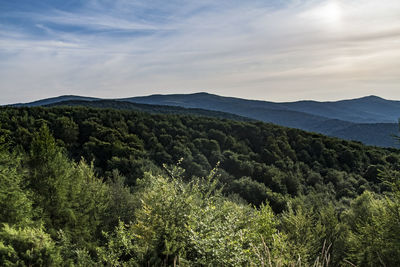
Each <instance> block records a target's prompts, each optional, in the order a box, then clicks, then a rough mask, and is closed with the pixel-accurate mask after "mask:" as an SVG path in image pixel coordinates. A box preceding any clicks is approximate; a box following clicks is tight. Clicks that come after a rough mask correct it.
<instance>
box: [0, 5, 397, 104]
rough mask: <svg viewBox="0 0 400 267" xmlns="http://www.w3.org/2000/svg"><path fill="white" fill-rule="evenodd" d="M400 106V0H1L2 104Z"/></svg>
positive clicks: (0, 86)
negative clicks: (206, 101) (187, 101)
mask: <svg viewBox="0 0 400 267" xmlns="http://www.w3.org/2000/svg"><path fill="white" fill-rule="evenodd" d="M194 92H209V93H213V94H219V95H224V96H235V97H241V98H248V99H260V100H268V101H278V102H279V101H295V100H302V99H313V100H320V101H325V100H339V99H349V98H356V97H362V96H367V95H378V96H381V97H384V98H388V99H397V100H400V1H399V0H379V1H377V0H245V1H243V0H186V1H179V0H168V1H165V0H41V1H32V0H0V104H9V103H17V102H28V101H32V100H37V99H42V98H47V97H54V96H59V95H66V94H68V95H69V94H74V95H83V96H95V97H104V98H120V97H131V96H142V95H150V94H171V93H194Z"/></svg>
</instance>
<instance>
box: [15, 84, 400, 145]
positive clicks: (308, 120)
mask: <svg viewBox="0 0 400 267" xmlns="http://www.w3.org/2000/svg"><path fill="white" fill-rule="evenodd" d="M63 101H64V102H65V101H86V102H82V103H81V104H82V105H89V103H88V102H93V103H94V102H96V101H114V102H113V103H112V105H113V107H114V108H115V106H116V102H119V103H121V105H126V103H125V102H127V103H131V104H145V105H156V106H158V107H160V106H167V107H168V106H169V107H170V108H169V111H167V109H168V108H166V109H165V110H164V111H162V109H160V108H158V109H159V110H158V112H173V113H178V114H179V113H180V112H181V111H182V110H179V109H178V110H174V111H173V109H171V107H183V108H186V109H192V110H191V111H190V112H191V113H192V114H193V113H196V112H197V113H202V114H200V115H204V114H205V113H207V112H205V111H204V110H208V111H212V112H222V113H221V114H225V115H221V114H220V115H221V116H226V117H229V116H228V115H226V114H233V115H232V116H233V117H230V119H237V118H235V117H234V116H240V117H244V118H249V119H253V120H260V121H264V122H269V123H274V124H277V125H281V126H286V127H291V128H298V129H302V130H306V131H310V132H316V133H321V134H325V135H328V136H334V137H340V138H343V139H347V140H356V141H360V142H363V143H365V144H368V145H377V146H383V147H400V146H399V144H397V143H396V142H395V141H394V140H393V138H392V137H391V136H392V135H394V134H397V133H398V126H397V119H398V118H399V117H400V101H396V100H387V99H384V98H381V97H378V96H375V95H370V96H365V97H361V98H355V99H346V100H340V101H326V102H319V101H314V100H301V101H295V102H269V101H263V100H250V99H241V98H235V97H225V96H219V95H215V94H210V93H206V92H199V93H193V94H167V95H164V94H154V95H149V96H139V97H129V98H116V99H101V98H95V97H86V96H76V95H64V96H59V97H53V98H48V99H43V100H38V101H34V102H30V103H25V104H16V105H14V106H46V105H56V104H57V103H61V102H63ZM93 103H92V104H93ZM123 103H125V104H123ZM95 105H98V103H96V104H95ZM103 105H111V103H107V104H104V102H103ZM126 108H128V109H134V107H126ZM136 108H137V107H136ZM193 109H194V110H193ZM196 109H198V111H196ZM147 111H148V110H147ZM183 113H186V112H183ZM211 114H212V113H209V115H211ZM396 114H398V115H396ZM197 115H199V114H197ZM214 115H215V114H214ZM214 115H211V116H214ZM206 116H207V115H206ZM216 116H219V115H216ZM367 133H368V134H367Z"/></svg>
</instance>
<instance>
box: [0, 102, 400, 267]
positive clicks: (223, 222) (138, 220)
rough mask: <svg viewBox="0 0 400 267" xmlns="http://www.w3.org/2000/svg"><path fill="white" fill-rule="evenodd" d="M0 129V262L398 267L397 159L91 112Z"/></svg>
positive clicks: (183, 122) (19, 119)
mask: <svg viewBox="0 0 400 267" xmlns="http://www.w3.org/2000/svg"><path fill="white" fill-rule="evenodd" d="M0 131H1V132H0V133H1V138H2V140H1V141H2V147H1V157H0V160H1V169H0V175H1V180H0V190H1V195H0V205H1V207H0V210H2V212H1V214H0V221H1V222H2V223H3V226H2V228H1V232H0V263H1V264H2V265H22V266H23V265H27V266H29V265H31V266H32V265H34V266H43V265H67V266H73V265H78V266H95V265H99V264H104V265H109V266H122V265H128V266H137V265H139V266H140V265H174V264H179V265H182V266H192V265H194V266H204V265H207V266H210V265H212V266H262V265H267V262H269V261H271V262H274V264H275V265H277V266H282V265H293V266H295V265H296V264H299V263H300V264H301V262H302V263H303V265H312V264H314V263H316V264H317V266H326V265H327V264H328V262H329V265H333V266H339V265H346V264H350V263H351V264H355V265H360V266H376V265H382V266H396V265H398V264H400V258H399V256H400V239H399V236H400V216H399V214H400V203H399V192H400V188H399V171H400V153H399V151H398V150H396V149H383V148H377V147H368V146H364V145H362V144H361V143H357V142H349V141H344V140H340V139H337V138H330V137H326V136H323V135H319V134H313V133H307V132H304V131H301V130H296V129H289V128H284V127H279V126H275V125H272V124H267V123H262V122H244V121H233V120H227V119H217V118H209V117H198V116H192V115H161V114H148V113H143V112H137V111H125V110H113V109H95V108H87V107H53V108H40V107H36V108H10V107H3V108H1V109H0ZM176 164H178V166H176ZM35 240H42V241H41V242H38V241H35Z"/></svg>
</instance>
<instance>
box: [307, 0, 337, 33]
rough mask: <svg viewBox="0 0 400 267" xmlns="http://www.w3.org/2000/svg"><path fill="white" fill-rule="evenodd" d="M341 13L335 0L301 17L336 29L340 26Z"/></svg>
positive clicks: (326, 2) (329, 0) (330, 0)
mask: <svg viewBox="0 0 400 267" xmlns="http://www.w3.org/2000/svg"><path fill="white" fill-rule="evenodd" d="M342 13H343V11H342V7H341V5H340V3H339V2H338V1H337V0H328V1H325V2H324V3H322V4H321V5H319V6H317V7H315V8H313V9H311V10H309V11H307V12H305V13H304V14H303V17H306V18H309V19H312V20H316V21H318V22H319V23H323V24H325V25H327V26H329V27H332V28H337V27H339V26H340V24H341V21H342Z"/></svg>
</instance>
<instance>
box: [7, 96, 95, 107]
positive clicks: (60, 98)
mask: <svg viewBox="0 0 400 267" xmlns="http://www.w3.org/2000/svg"><path fill="white" fill-rule="evenodd" d="M99 99H100V98H96V97H87V96H77V95H63V96H57V97H51V98H46V99H41V100H37V101H34V102H29V103H18V104H14V105H10V106H14V107H39V106H46V105H51V104H55V103H60V102H63V101H71V100H78V101H93V100H99Z"/></svg>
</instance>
